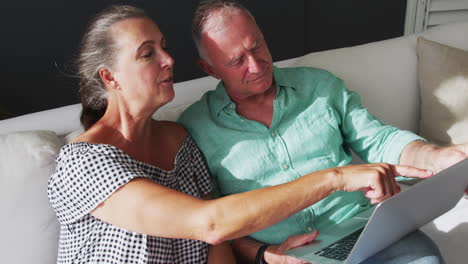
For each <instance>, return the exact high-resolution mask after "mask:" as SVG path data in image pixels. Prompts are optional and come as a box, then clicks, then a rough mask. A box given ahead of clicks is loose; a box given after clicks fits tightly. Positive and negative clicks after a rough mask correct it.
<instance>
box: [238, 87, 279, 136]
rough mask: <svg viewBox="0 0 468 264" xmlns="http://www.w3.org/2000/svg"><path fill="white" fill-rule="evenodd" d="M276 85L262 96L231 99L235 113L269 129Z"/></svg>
mask: <svg viewBox="0 0 468 264" xmlns="http://www.w3.org/2000/svg"><path fill="white" fill-rule="evenodd" d="M276 89H277V88H276V85H275V84H273V85H272V86H271V87H270V88H269V89H268V90H267V91H265V92H264V93H262V94H258V95H254V96H249V97H245V98H233V97H231V100H232V101H233V102H234V103H236V112H237V113H238V114H239V115H241V116H243V117H245V118H247V119H250V120H254V121H257V122H260V123H262V124H264V125H265V126H266V127H270V126H271V123H272V120H273V112H274V107H273V102H274V100H275V99H276Z"/></svg>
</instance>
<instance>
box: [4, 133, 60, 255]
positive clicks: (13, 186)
mask: <svg viewBox="0 0 468 264" xmlns="http://www.w3.org/2000/svg"><path fill="white" fill-rule="evenodd" d="M62 145H63V142H62V140H61V139H60V138H59V137H57V135H56V134H55V133H54V132H52V131H29V132H15V133H10V134H6V135H0V150H1V151H0V210H1V212H2V217H1V218H0V234H1V236H0V248H1V249H2V250H1V252H2V253H1V254H0V263H44V264H45V263H49V264H50V263H55V262H56V258H57V249H58V236H59V223H58V221H57V218H56V216H55V212H54V211H53V209H52V206H51V205H50V203H49V200H48V198H47V182H48V180H49V177H50V175H51V174H52V173H53V172H54V170H55V157H56V155H57V153H58V151H59V149H60V147H61V146H62Z"/></svg>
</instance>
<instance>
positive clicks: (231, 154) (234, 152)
mask: <svg viewBox="0 0 468 264" xmlns="http://www.w3.org/2000/svg"><path fill="white" fill-rule="evenodd" d="M274 80H275V83H276V87H277V95H276V99H275V101H274V114H273V121H272V123H271V126H270V127H266V126H265V125H263V124H261V123H259V122H256V121H252V120H249V119H247V118H245V117H243V116H241V115H239V114H237V113H236V104H235V103H234V102H233V101H232V100H231V99H230V98H229V96H228V95H227V93H226V91H225V89H224V85H223V83H222V82H220V83H219V84H218V86H217V88H216V90H214V91H209V92H207V93H206V94H205V95H204V96H203V97H202V99H200V101H198V102H196V103H195V104H193V105H192V106H190V107H189V108H188V109H187V110H186V111H185V112H184V113H183V114H182V115H181V117H180V119H179V121H180V122H181V123H182V124H183V125H184V126H185V127H186V128H187V129H188V131H189V132H190V133H191V134H192V136H193V138H194V139H195V141H196V142H197V144H198V145H199V147H200V148H201V150H202V152H203V153H204V155H205V158H206V160H207V163H208V166H209V168H210V171H211V173H212V176H213V178H214V180H215V183H216V185H217V188H218V191H219V194H220V195H221V196H225V195H230V194H234V193H240V192H246V191H250V190H254V189H258V188H262V187H267V186H273V185H277V184H281V183H285V182H289V181H291V180H294V179H297V178H298V177H301V176H302V175H305V174H308V173H311V172H314V171H317V170H322V169H326V168H330V167H338V166H344V165H347V164H348V163H349V162H350V161H351V152H350V148H351V149H352V150H353V151H354V152H356V153H357V154H358V155H359V156H360V157H361V159H362V160H364V161H366V162H372V163H375V162H387V163H392V164H398V162H399V157H400V153H401V152H402V150H403V149H404V147H405V146H406V145H407V144H408V143H409V142H411V141H414V140H418V139H422V138H420V137H418V136H416V135H414V134H412V133H410V132H407V131H401V130H399V129H397V128H395V127H392V126H389V125H385V124H383V123H382V122H381V121H379V120H378V119H376V118H375V117H373V116H372V115H370V114H369V113H368V111H367V109H366V108H364V107H363V106H362V105H361V103H360V98H359V96H358V95H357V94H356V93H354V92H351V91H349V90H348V89H346V87H345V84H344V82H343V81H342V80H340V79H338V78H336V77H335V76H333V75H332V74H330V73H329V72H327V71H324V70H320V69H314V68H284V69H280V68H276V67H275V68H274ZM369 206H370V203H369V201H368V200H367V199H366V198H365V197H364V196H363V195H362V193H361V192H335V193H333V194H332V195H330V196H328V197H326V198H325V199H323V200H321V201H320V202H318V203H316V204H314V205H312V206H310V207H309V208H306V209H304V210H302V211H300V212H298V213H297V214H295V215H293V216H291V217H289V218H287V219H285V220H284V221H281V222H279V223H277V224H275V225H273V226H271V227H269V228H266V229H264V230H261V231H259V232H256V233H254V234H252V235H251V236H252V237H253V238H254V239H257V240H259V241H262V242H264V243H270V244H279V243H281V242H283V241H284V240H285V239H286V238H287V237H288V236H290V235H296V234H303V233H305V232H310V231H312V230H315V229H319V230H320V229H322V228H323V227H326V226H329V225H333V224H336V223H339V222H342V221H344V220H346V219H349V218H350V217H352V216H354V215H355V214H357V213H358V212H361V211H362V210H364V209H366V208H368V207H369Z"/></svg>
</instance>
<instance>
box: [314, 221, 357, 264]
mask: <svg viewBox="0 0 468 264" xmlns="http://www.w3.org/2000/svg"><path fill="white" fill-rule="evenodd" d="M362 230H364V228H361V229H359V230H357V231H355V232H353V233H351V234H349V235H347V236H345V237H343V238H342V239H340V240H338V241H336V242H335V243H333V244H331V245H329V246H328V247H326V248H322V249H321V250H320V251H317V252H315V254H316V255H319V256H322V257H326V258H329V259H336V260H345V259H346V258H347V257H348V256H349V253H350V252H351V249H353V247H354V244H356V241H357V240H358V238H359V235H361V233H362Z"/></svg>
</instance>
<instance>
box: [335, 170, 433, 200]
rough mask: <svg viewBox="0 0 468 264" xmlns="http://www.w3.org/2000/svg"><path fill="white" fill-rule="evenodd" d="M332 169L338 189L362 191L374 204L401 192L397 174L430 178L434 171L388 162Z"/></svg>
mask: <svg viewBox="0 0 468 264" xmlns="http://www.w3.org/2000/svg"><path fill="white" fill-rule="evenodd" d="M332 171H333V173H332V174H333V175H334V176H335V177H336V182H337V184H338V189H337V190H341V191H347V192H352V191H362V192H364V195H365V196H366V197H367V198H369V199H370V201H371V203H372V204H376V203H379V202H382V201H383V200H385V199H387V198H389V197H391V196H393V195H395V194H397V193H399V192H400V186H398V184H397V182H396V180H395V177H396V176H408V177H416V178H428V177H431V176H432V175H433V173H432V171H428V170H422V169H418V168H415V167H412V166H404V165H392V164H387V163H373V164H361V165H348V166H344V167H338V168H334V169H332Z"/></svg>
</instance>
